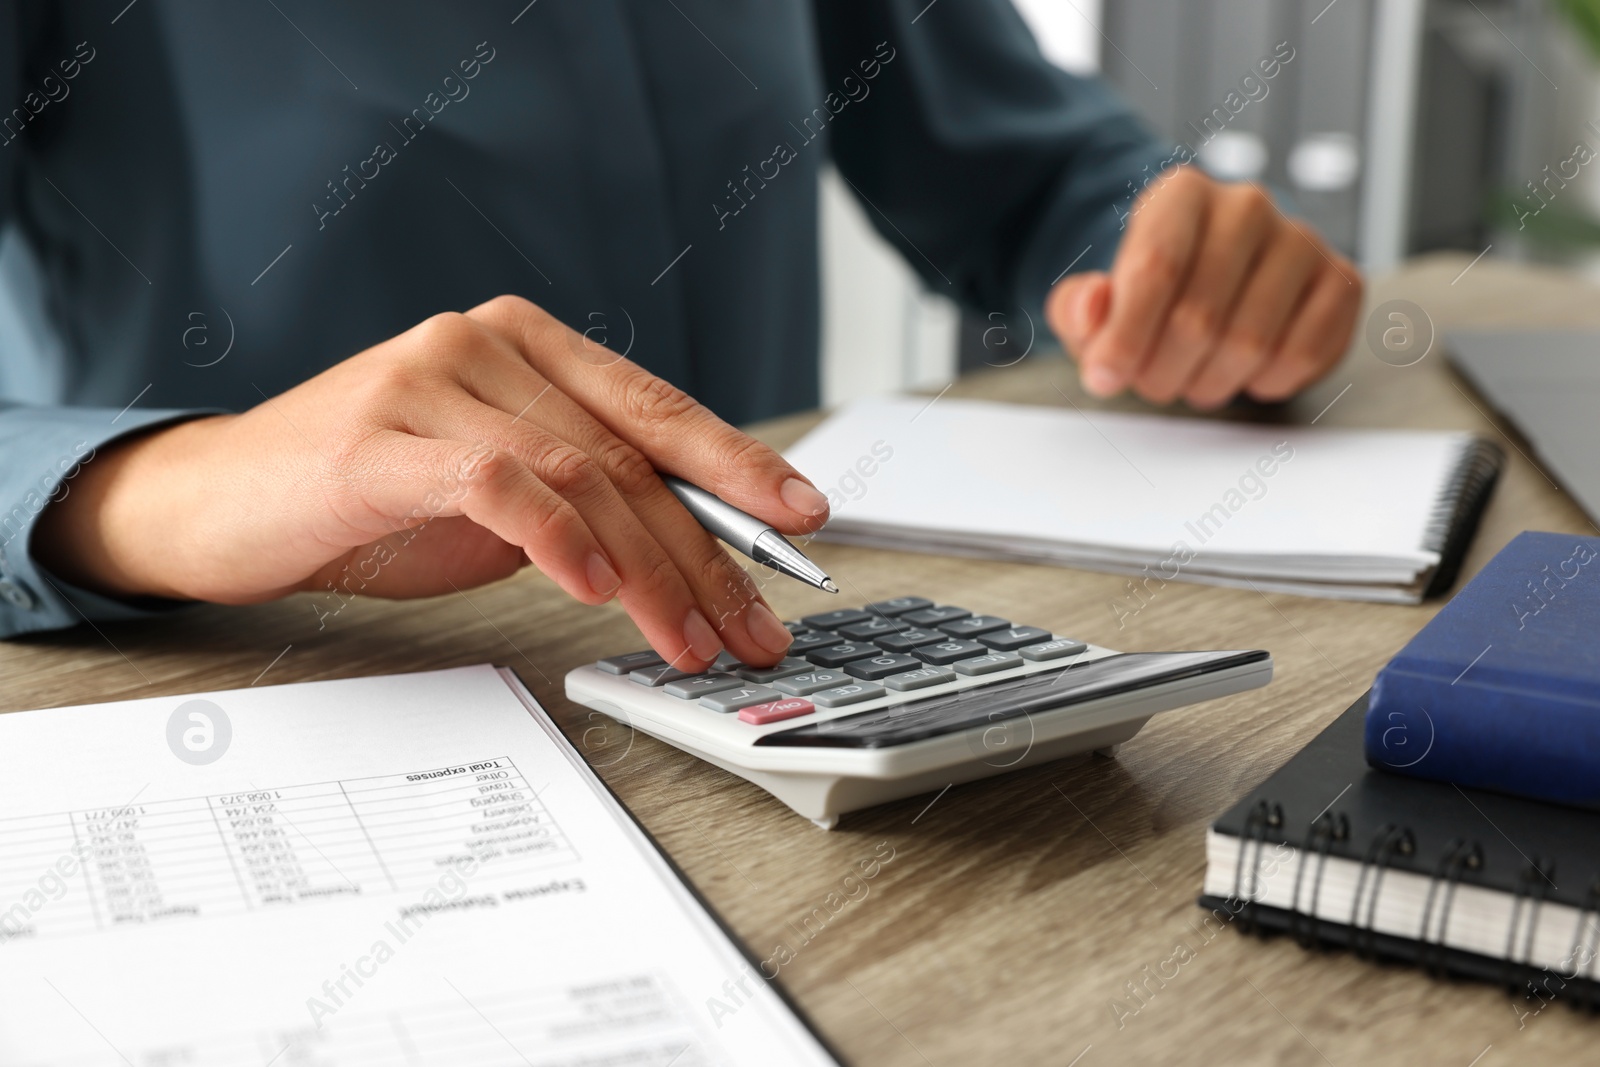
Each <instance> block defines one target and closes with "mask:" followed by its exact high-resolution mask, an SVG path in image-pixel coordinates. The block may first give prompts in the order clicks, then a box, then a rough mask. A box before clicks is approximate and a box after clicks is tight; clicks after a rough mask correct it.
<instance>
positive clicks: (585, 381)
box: [32, 296, 827, 670]
mask: <svg viewBox="0 0 1600 1067" xmlns="http://www.w3.org/2000/svg"><path fill="white" fill-rule="evenodd" d="M658 471H660V472H662V473H668V474H675V475H678V476H680V477H682V478H685V479H687V480H689V481H691V482H694V483H695V484H697V485H700V486H704V487H705V488H706V489H708V490H710V491H711V492H713V493H715V494H716V495H718V496H720V497H722V498H723V499H724V500H726V501H728V502H729V503H730V504H733V505H734V506H736V507H739V508H741V509H743V510H744V511H747V512H749V513H750V514H752V515H755V516H757V517H759V518H761V519H763V520H765V521H766V522H768V523H770V524H771V525H772V526H773V527H775V528H776V529H778V530H780V531H782V532H785V533H791V534H798V533H805V532H810V531H813V530H815V529H817V528H818V527H819V526H820V525H821V524H822V522H823V521H824V520H825V519H826V517H827V500H826V498H825V497H824V496H823V495H822V494H821V493H820V492H818V491H817V489H816V488H815V487H814V486H812V485H811V484H810V482H808V481H807V480H806V479H805V478H804V477H802V476H801V475H800V474H799V473H798V472H796V471H795V470H794V469H793V468H792V467H790V466H789V464H788V463H786V462H785V461H784V460H783V458H782V457H781V456H779V455H778V454H777V453H776V452H774V451H773V450H772V449H770V448H768V447H766V446H765V445H762V444H760V443H759V442H757V441H755V440H753V439H752V438H750V437H748V436H746V435H745V434H743V433H740V432H739V431H738V430H735V429H734V428H732V427H731V426H729V425H727V424H726V423H724V422H722V421H721V420H720V419H718V418H717V417H716V416H714V415H713V414H711V412H709V411H708V410H706V409H705V408H704V407H702V406H700V405H699V404H697V403H696V402H695V401H694V400H692V399H691V398H690V397H688V396H687V395H686V394H684V393H683V392H682V391H680V390H679V389H677V388H675V387H673V386H672V385H669V384H668V383H667V382H665V381H663V380H662V379H660V378H657V377H655V376H654V375H651V374H649V373H648V372H646V371H645V370H643V369H642V368H640V367H638V366H637V365H635V364H633V363H631V362H629V361H628V360H626V359H623V358H622V357H620V356H617V355H615V354H613V353H611V352H610V351H608V350H606V349H604V348H601V347H599V346H597V345H594V344H592V343H591V342H589V341H588V340H587V339H585V338H583V337H582V336H580V335H578V334H576V333H574V332H573V331H572V330H570V329H568V328H567V327H566V326H564V325H563V324H561V323H560V322H559V321H557V320H556V319H555V318H553V317H551V316H550V315H548V314H546V313H545V312H543V311H541V310H540V309H539V308H537V307H535V306H534V305H533V304H531V303H529V302H528V301H526V300H523V299H520V298H518V297H511V296H503V297H499V298H497V299H495V300H491V301H489V302H488V303H486V304H483V305H481V306H479V307H476V308H473V309H472V310H471V311H468V312H466V313H465V314H456V313H447V314H442V315H436V316H434V317H433V318H430V319H428V320H426V321H425V322H423V323H421V324H420V325H418V326H415V327H413V328H412V329H410V330H408V331H406V332H405V333H403V334H401V335H400V336H398V337H395V338H393V339H391V340H388V341H385V342H383V343H382V344H379V345H375V346H374V347H372V348H369V349H367V350H366V351H364V352H362V353H360V354H358V355H355V356H352V357H351V358H349V359H347V360H345V361H344V362H342V363H340V364H338V365H337V366H334V367H332V368H330V369H329V370H327V371H325V372H324V373H322V374H319V375H317V376H316V377H315V378H312V379H311V380H309V381H307V382H305V383H303V384H301V385H299V386H296V387H295V388H293V389H291V390H289V391H288V392H286V393H283V394H282V395H280V396H276V397H272V398H270V399H267V400H265V402H263V403H262V404H260V405H258V406H256V407H254V408H252V409H250V410H249V411H246V412H244V413H243V414H240V415H222V416H213V417H206V418H198V419H194V420H191V421H188V422H183V423H179V424H177V425H174V426H171V427H168V428H164V429H160V430H156V431H153V432H151V433H148V434H144V435H142V436H134V437H130V438H128V439H124V440H120V441H117V442H115V443H114V444H113V445H111V446H108V447H106V448H103V449H101V450H100V451H99V453H98V454H97V455H96V457H95V458H94V459H93V460H92V461H91V462H89V463H87V464H85V465H84V467H83V469H82V471H81V473H80V474H79V475H78V476H77V477H76V478H75V479H74V480H73V483H72V490H71V492H70V493H68V494H67V495H66V496H64V497H63V498H61V499H60V500H58V501H57V502H55V503H53V504H51V505H50V506H49V507H47V508H46V509H45V511H44V513H43V514H41V516H40V518H39V523H38V526H37V527H36V529H35V535H34V539H33V546H32V548H33V552H34V554H35V557H36V558H37V559H38V560H39V561H40V563H41V564H42V565H44V566H45V567H46V568H47V569H49V570H51V571H52V572H54V573H55V574H57V575H59V576H60V577H62V578H64V579H66V580H67V581H70V582H73V583H75V584H77V585H80V586H82V587H85V588H88V589H93V590H96V591H99V592H103V593H107V594H110V595H117V596H139V595H155V596H165V597H174V598H182V599H196V600H211V601H218V602H222V603H229V604H244V603H253V602H257V601H263V600H269V599H272V598H275V597H280V596H284V595H287V594H289V593H292V592H295V591H301V590H311V591H324V590H326V589H328V588H329V587H330V583H332V588H334V589H336V590H338V591H339V592H340V593H341V595H346V594H348V593H349V592H352V591H359V592H361V593H364V594H366V595H370V596H381V597H420V596H433V595H436V594H439V593H447V592H451V591H452V590H454V589H464V588H468V587H470V586H474V585H479V584H482V583H484V582H489V581H494V580H496V579H498V578H503V577H505V576H507V575H509V574H511V573H513V572H514V571H516V570H517V569H518V568H519V567H521V566H523V565H524V564H525V563H527V562H530V561H531V562H532V563H533V564H534V565H536V566H537V567H538V568H539V569H540V570H541V571H543V572H544V573H545V574H547V575H548V576H549V577H550V578H551V579H553V580H554V581H555V582H556V583H557V584H559V585H560V586H561V587H562V588H563V589H565V590H566V591H567V592H568V593H569V594H571V595H572V596H573V597H575V598H577V599H578V600H581V601H583V602H584V603H586V604H601V603H604V602H606V601H608V600H610V599H611V598H612V597H617V598H619V599H620V600H621V602H622V604H623V606H624V607H625V608H626V609H627V611H628V613H629V614H630V615H631V616H632V617H633V619H634V621H635V622H637V623H638V626H639V629H640V630H641V631H643V633H644V636H645V638H646V640H648V641H649V643H650V645H651V646H652V647H653V648H654V649H655V650H656V652H657V653H659V654H660V655H661V656H662V657H663V658H665V659H666V660H667V661H668V662H670V663H672V664H674V665H675V666H678V667H680V668H682V669H684V670H700V669H703V668H704V667H706V666H707V665H708V664H709V663H710V662H711V661H712V660H713V659H714V658H715V657H716V655H717V653H718V652H720V651H721V650H722V649H723V648H724V647H726V648H727V650H728V651H729V652H731V653H732V654H733V655H734V656H736V657H737V658H738V659H740V660H742V661H744V662H747V663H753V664H763V665H764V664H770V663H773V662H775V661H776V660H777V659H779V658H780V657H781V656H782V655H783V653H784V651H785V650H786V649H787V648H788V646H789V643H790V636H789V633H788V631H787V630H785V629H784V627H783V624H782V623H781V622H779V621H778V618H777V616H776V615H775V614H773V612H772V610H771V609H770V608H768V607H767V605H766V603H765V601H764V600H763V599H762V597H761V595H760V593H759V592H758V590H757V589H756V587H755V583H754V582H753V581H752V580H751V578H750V576H749V574H748V573H746V571H745V570H744V568H743V567H741V566H739V564H737V563H736V562H735V561H734V560H733V559H732V557H730V556H729V555H728V553H727V551H726V550H725V549H724V548H723V547H722V546H721V545H720V544H719V543H718V542H717V541H716V539H715V538H713V537H712V536H711V535H710V534H709V533H707V532H706V531H705V530H704V529H703V528H702V527H701V526H700V525H699V523H697V522H696V521H695V519H694V518H693V517H692V516H691V515H690V514H689V513H688V512H687V511H685V510H684V508H683V507H682V505H680V504H679V503H678V501H677V499H676V498H675V497H674V496H673V495H672V493H671V492H670V491H669V490H668V489H667V488H666V486H665V485H664V484H663V483H662V481H661V478H660V477H658V475H657V472H658ZM355 564H360V565H361V568H362V569H361V571H360V572H359V577H358V578H356V579H354V580H353V582H352V580H351V579H350V577H349V576H350V574H352V573H355V568H354V566H353V565H355ZM347 566H350V567H351V570H350V571H346V569H345V568H346V567H347ZM374 571H375V572H376V573H375V574H374V573H373V572H374ZM369 574H371V575H372V576H371V577H368V575H369Z"/></svg>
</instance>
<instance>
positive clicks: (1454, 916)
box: [1200, 696, 1600, 1008]
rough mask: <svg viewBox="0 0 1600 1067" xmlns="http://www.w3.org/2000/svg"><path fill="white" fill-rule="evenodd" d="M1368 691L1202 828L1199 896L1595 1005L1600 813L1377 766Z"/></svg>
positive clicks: (1257, 919) (1259, 922)
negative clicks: (1367, 749) (1370, 756)
mask: <svg viewBox="0 0 1600 1067" xmlns="http://www.w3.org/2000/svg"><path fill="white" fill-rule="evenodd" d="M1366 707H1367V698H1366V697H1365V696H1363V697H1362V698H1361V699H1360V700H1358V701H1356V703H1355V704H1354V705H1353V706H1351V708H1350V709H1349V710H1348V711H1346V712H1345V713H1344V714H1342V715H1340V716H1339V718H1338V719H1336V720H1335V721H1334V722H1333V724H1332V725H1330V726H1329V727H1328V728H1327V729H1325V730H1324V731H1323V732H1322V733H1321V734H1319V735H1318V736H1317V737H1316V739H1315V740H1313V741H1312V742H1311V744H1310V745H1308V746H1307V747H1306V748H1305V750H1304V751H1302V752H1300V753H1299V754H1298V755H1296V756H1295V757H1294V758H1293V759H1291V760H1290V761H1289V762H1288V763H1287V764H1285V765H1284V767H1283V768H1282V769H1281V770H1279V771H1278V772H1277V773H1276V774H1274V775H1273V776H1272V777H1271V778H1269V779H1267V781H1266V782H1265V783H1263V784H1262V785H1261V786H1260V787H1259V788H1258V789H1256V790H1255V791H1254V792H1253V793H1251V794H1250V795H1249V796H1247V797H1245V798H1244V799H1243V800H1242V801H1240V802H1239V804H1238V805H1236V806H1235V807H1234V808H1233V810H1231V811H1229V812H1228V813H1227V814H1226V815H1224V816H1223V817H1222V818H1220V819H1218V820H1217V821H1216V822H1215V823H1213V824H1212V826H1211V829H1210V831H1209V833H1208V834H1207V836H1206V876H1205V887H1204V893H1203V895H1202V896H1201V897H1200V905H1201V906H1202V907H1205V908H1210V909H1214V910H1215V912H1216V914H1217V916H1218V917H1219V918H1221V919H1222V920H1223V921H1224V922H1228V921H1232V922H1235V923H1237V924H1238V925H1239V926H1240V927H1241V929H1255V930H1258V931H1262V932H1281V933H1289V934H1292V935H1294V936H1295V937H1297V938H1299V939H1300V941H1301V943H1302V944H1303V945H1306V946H1307V947H1310V946H1311V945H1313V944H1317V943H1321V944H1324V945H1332V946H1340V947H1345V948H1350V949H1354V950H1355V951H1357V952H1359V953H1363V954H1367V955H1371V956H1375V957H1379V958H1384V959H1390V960H1397V961H1401V962H1406V963H1412V964H1416V965H1419V966H1422V967H1426V968H1428V969H1430V970H1434V971H1436V972H1445V973H1453V974H1458V975H1462V976H1465V977H1471V978H1478V979H1483V980H1486V981H1493V982H1501V983H1504V984H1506V985H1507V986H1511V987H1515V988H1516V989H1518V990H1523V991H1524V992H1525V995H1530V996H1533V997H1537V998H1538V999H1539V1000H1540V1001H1541V1003H1543V1002H1548V1001H1550V1000H1552V999H1561V1000H1565V1001H1568V1002H1569V1003H1573V1004H1581V1005H1586V1006H1589V1007H1591V1008H1592V1007H1595V1006H1600V981H1597V979H1600V961H1597V960H1596V956H1597V954H1600V812H1591V811H1583V810H1580V809H1576V808H1566V807H1558V806H1555V805H1551V804H1544V803H1540V802H1538V801H1532V800H1522V799H1518V798H1515V797H1509V796H1504V795H1501V794H1498V793H1488V792H1483V791H1480V790H1476V789H1462V788H1458V787H1457V786H1455V785H1452V784H1450V783H1448V782H1432V781H1423V780H1419V779H1415V778H1405V777H1401V776H1399V775H1396V774H1391V773H1388V772H1384V771H1379V770H1376V769H1373V768H1371V767H1369V766H1368V764H1367V761H1366V757H1365V754H1364V749H1363V746H1362V731H1363V728H1364V725H1365V717H1366Z"/></svg>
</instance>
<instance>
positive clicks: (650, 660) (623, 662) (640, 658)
mask: <svg viewBox="0 0 1600 1067" xmlns="http://www.w3.org/2000/svg"><path fill="white" fill-rule="evenodd" d="M665 662H666V660H664V659H662V658H661V657H660V656H658V655H656V654H655V653H654V652H650V651H648V650H646V651H644V652H629V653H628V654H627V655H623V656H607V657H606V658H605V659H603V660H600V661H599V662H598V663H596V664H595V666H596V667H599V668H600V669H601V670H603V671H605V672H606V673H607V674H627V673H628V672H629V671H636V670H638V669H639V668H640V667H654V666H656V665H657V664H659V663H665Z"/></svg>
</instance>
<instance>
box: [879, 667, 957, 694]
mask: <svg viewBox="0 0 1600 1067" xmlns="http://www.w3.org/2000/svg"><path fill="white" fill-rule="evenodd" d="M955 680H956V672H955V671H953V670H951V669H950V668H949V667H923V668H921V669H920V670H915V671H906V672H905V673H904V674H891V675H890V676H889V677H887V678H885V679H884V680H883V684H884V685H886V686H888V687H889V688H890V689H895V690H898V691H900V692H902V693H904V692H906V691H907V690H910V689H926V688H928V686H930V685H943V684H944V683H945V682H953V681H955Z"/></svg>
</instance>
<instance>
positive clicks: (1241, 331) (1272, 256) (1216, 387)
mask: <svg viewBox="0 0 1600 1067" xmlns="http://www.w3.org/2000/svg"><path fill="white" fill-rule="evenodd" d="M1321 263H1322V253H1321V252H1320V251H1319V250H1318V248H1317V246H1316V245H1315V244H1313V243H1312V241H1311V240H1308V237H1307V235H1306V234H1305V233H1304V232H1302V231H1301V230H1300V228H1299V227H1298V226H1297V225H1293V226H1286V227H1284V228H1282V229H1280V230H1279V231H1278V233H1277V234H1276V235H1275V236H1274V238H1273V240H1272V243H1271V244H1270V245H1268V247H1267V249H1266V251H1265V252H1264V253H1263V254H1262V257H1261V262H1260V264H1259V265H1258V267H1257V269H1256V271H1255V273H1254V274H1253V275H1252V276H1251V278H1250V280H1249V281H1248V282H1247V283H1246V285H1245V289H1244V292H1243V293H1242V294H1241V295H1240V298H1239V302H1238V305H1237V306H1236V307H1235V308H1234V311H1233V315H1232V317H1231V318H1230V319H1229V321H1228V325H1227V328H1226V330H1225V331H1224V332H1223V336H1222V339H1221V340H1220V341H1219V342H1218V343H1217V348H1216V351H1215V353H1214V354H1213V355H1212V357H1211V360H1210V362H1209V363H1208V364H1207V365H1206V367H1205V369H1204V370H1203V371H1202V372H1201V373H1200V374H1199V375H1198V376H1197V377H1196V379H1195V381H1194V382H1193V384H1191V385H1190V386H1189V388H1188V390H1187V394H1186V395H1187V396H1188V398H1190V400H1191V402H1192V403H1194V404H1195V406H1196V407H1215V406H1217V405H1219V404H1223V403H1226V402H1227V401H1228V400H1230V399H1232V398H1233V397H1234V395H1235V394H1237V393H1238V392H1239V390H1240V389H1241V388H1242V387H1243V386H1244V384H1245V383H1246V382H1247V381H1250V380H1251V379H1252V378H1253V377H1254V376H1255V375H1256V374H1257V373H1258V372H1259V371H1260V370H1261V369H1262V368H1263V367H1265V366H1267V364H1268V361H1269V360H1271V358H1272V355H1273V353H1274V352H1275V351H1276V350H1277V348H1278V344H1279V342H1280V341H1281V339H1282V338H1283V336H1284V334H1285V332H1286V331H1287V329H1288V327H1289V323H1290V320H1291V318H1292V317H1293V316H1294V314H1295V311H1296V309H1297V308H1298V307H1299V305H1300V302H1301V300H1302V299H1303V297H1304V295H1305V293H1306V291H1307V289H1308V288H1309V286H1310V283H1311V280H1312V279H1313V278H1314V277H1315V276H1316V274H1317V268H1318V265H1319V264H1321Z"/></svg>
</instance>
